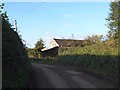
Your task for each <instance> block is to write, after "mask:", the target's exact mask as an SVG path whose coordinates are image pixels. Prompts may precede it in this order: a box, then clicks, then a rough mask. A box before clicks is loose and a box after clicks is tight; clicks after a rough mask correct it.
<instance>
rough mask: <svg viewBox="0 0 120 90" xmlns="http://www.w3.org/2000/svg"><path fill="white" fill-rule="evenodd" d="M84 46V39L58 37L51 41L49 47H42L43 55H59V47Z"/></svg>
mask: <svg viewBox="0 0 120 90" xmlns="http://www.w3.org/2000/svg"><path fill="white" fill-rule="evenodd" d="M73 46H75V47H76V46H81V47H82V46H84V40H73V39H56V38H53V40H52V41H51V42H50V44H49V46H48V48H43V49H41V54H42V56H44V57H45V56H51V57H56V56H57V55H58V49H59V48H62V47H73Z"/></svg>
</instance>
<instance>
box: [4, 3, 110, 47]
mask: <svg viewBox="0 0 120 90" xmlns="http://www.w3.org/2000/svg"><path fill="white" fill-rule="evenodd" d="M109 4H110V2H6V3H5V6H4V11H7V13H8V16H9V19H10V23H11V24H14V20H17V25H18V31H20V32H19V34H20V35H22V38H23V40H25V41H26V42H27V46H28V47H31V48H33V47H34V45H35V43H36V42H37V41H38V40H39V39H40V38H42V39H43V40H44V41H45V45H46V46H48V45H49V43H50V41H51V40H52V38H59V39H63V38H64V39H69V38H73V39H84V38H85V37H87V36H91V35H93V34H97V35H100V34H103V35H106V34H107V32H108V30H109V29H108V28H107V26H106V24H107V21H106V20H105V18H107V17H108V13H109V8H110V7H109Z"/></svg>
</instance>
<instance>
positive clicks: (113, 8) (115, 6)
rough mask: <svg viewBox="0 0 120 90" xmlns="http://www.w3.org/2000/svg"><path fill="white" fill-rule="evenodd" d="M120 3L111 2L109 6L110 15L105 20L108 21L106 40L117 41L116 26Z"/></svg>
mask: <svg viewBox="0 0 120 90" xmlns="http://www.w3.org/2000/svg"><path fill="white" fill-rule="evenodd" d="M119 18H120V1H118V2H111V4H110V13H109V16H108V18H106V20H107V21H108V28H109V29H110V30H109V31H108V34H107V36H108V38H109V39H111V38H113V39H118V31H120V28H118V25H119V24H120V19H119Z"/></svg>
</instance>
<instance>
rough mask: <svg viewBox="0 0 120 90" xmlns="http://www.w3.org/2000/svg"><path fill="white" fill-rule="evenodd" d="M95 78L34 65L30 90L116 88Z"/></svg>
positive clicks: (51, 67)
mask: <svg viewBox="0 0 120 90" xmlns="http://www.w3.org/2000/svg"><path fill="white" fill-rule="evenodd" d="M114 87H115V85H114V84H111V82H110V83H108V82H106V81H104V80H102V79H100V78H97V77H94V76H91V75H87V74H85V73H82V72H77V71H73V70H70V69H68V68H65V67H62V66H57V65H46V64H38V63H32V73H31V76H30V80H29V84H28V88H114Z"/></svg>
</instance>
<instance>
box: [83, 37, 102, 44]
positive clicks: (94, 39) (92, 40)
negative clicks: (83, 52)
mask: <svg viewBox="0 0 120 90" xmlns="http://www.w3.org/2000/svg"><path fill="white" fill-rule="evenodd" d="M102 39H103V35H92V36H87V38H85V43H84V44H85V45H91V44H97V43H100V42H101V41H102Z"/></svg>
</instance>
